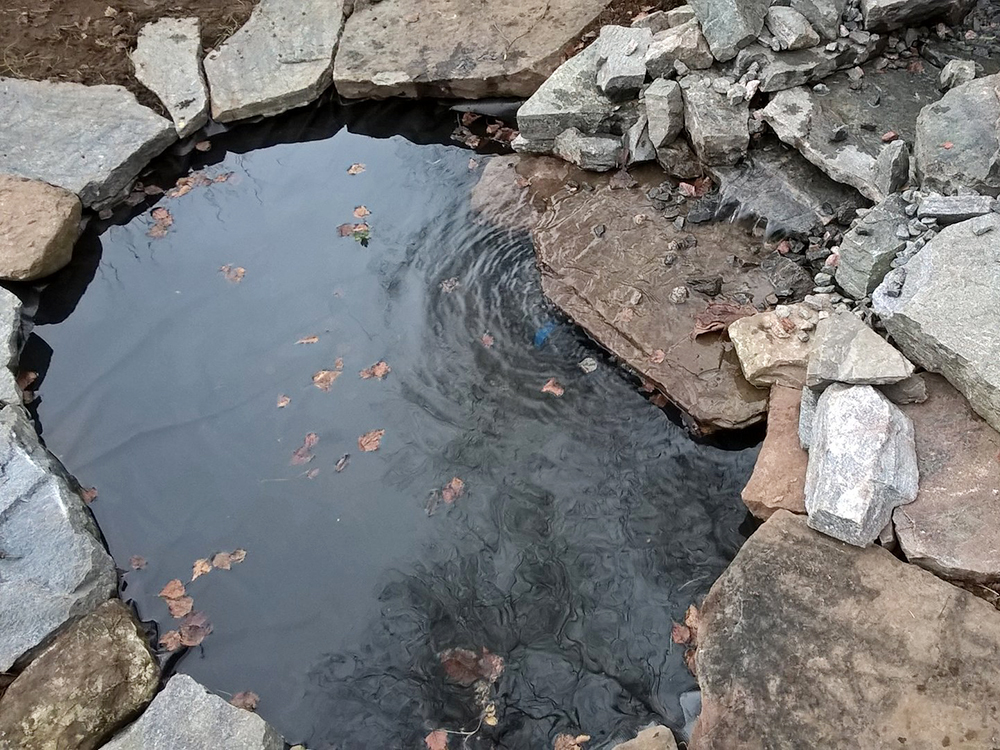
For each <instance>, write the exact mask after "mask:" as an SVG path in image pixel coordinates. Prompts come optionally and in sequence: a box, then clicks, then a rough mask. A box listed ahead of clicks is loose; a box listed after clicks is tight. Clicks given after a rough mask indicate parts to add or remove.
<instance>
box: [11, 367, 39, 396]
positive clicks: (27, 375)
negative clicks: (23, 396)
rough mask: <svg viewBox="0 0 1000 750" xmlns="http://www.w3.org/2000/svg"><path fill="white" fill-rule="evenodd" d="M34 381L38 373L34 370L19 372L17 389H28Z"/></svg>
mask: <svg viewBox="0 0 1000 750" xmlns="http://www.w3.org/2000/svg"><path fill="white" fill-rule="evenodd" d="M36 380H38V373H37V372H35V371H34V370H21V371H20V372H18V373H17V381H16V382H17V387H18V388H20V389H21V390H22V391H24V390H27V389H28V388H30V387H31V384H32V383H34V382H35V381H36Z"/></svg>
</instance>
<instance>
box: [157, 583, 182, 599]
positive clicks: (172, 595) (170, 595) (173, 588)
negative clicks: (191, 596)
mask: <svg viewBox="0 0 1000 750" xmlns="http://www.w3.org/2000/svg"><path fill="white" fill-rule="evenodd" d="M186 593H187V591H185V590H184V584H183V583H181V580H180V579H179V578H175V579H173V580H172V581H169V582H168V583H167V585H166V586H164V587H163V588H162V589H161V590H160V593H159V594H157V596H159V597H160V598H161V599H164V600H167V601H169V600H171V599H180V598H181V597H182V596H184V595H185V594H186Z"/></svg>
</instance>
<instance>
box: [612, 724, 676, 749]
mask: <svg viewBox="0 0 1000 750" xmlns="http://www.w3.org/2000/svg"><path fill="white" fill-rule="evenodd" d="M611 750H677V742H675V741H674V735H673V733H672V732H671V731H670V730H669V729H667V727H665V726H663V725H654V726H649V727H646V728H645V729H643V730H642V731H641V732H639V734H637V735H636V737H635V739H633V740H629V741H628V742H619V743H618V744H617V745H615V746H614V747H613V748H611Z"/></svg>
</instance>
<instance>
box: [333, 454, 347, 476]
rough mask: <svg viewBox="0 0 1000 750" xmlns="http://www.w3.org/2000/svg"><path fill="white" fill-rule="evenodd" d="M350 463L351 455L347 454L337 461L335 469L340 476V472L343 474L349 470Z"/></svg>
mask: <svg viewBox="0 0 1000 750" xmlns="http://www.w3.org/2000/svg"><path fill="white" fill-rule="evenodd" d="M350 461H351V454H350V453H345V454H344V455H343V456H341V457H340V458H338V459H337V465H336V466H334V467H333V468H334V470H335V471H336V472H337V473H338V474H339V473H340V472H342V471H343V470H344V469H346V468H347V464H349V463H350Z"/></svg>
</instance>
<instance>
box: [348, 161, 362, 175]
mask: <svg viewBox="0 0 1000 750" xmlns="http://www.w3.org/2000/svg"><path fill="white" fill-rule="evenodd" d="M364 171H365V165H364V164H352V165H351V166H350V167H348V169H347V174H352V175H353V174H361V173H362V172H364Z"/></svg>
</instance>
